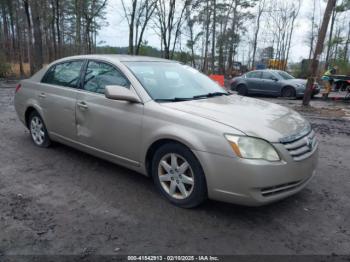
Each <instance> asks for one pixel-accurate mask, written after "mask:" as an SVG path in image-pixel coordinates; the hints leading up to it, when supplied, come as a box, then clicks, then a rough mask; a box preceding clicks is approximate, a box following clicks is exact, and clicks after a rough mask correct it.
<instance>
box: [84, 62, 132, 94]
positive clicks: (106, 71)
mask: <svg viewBox="0 0 350 262" xmlns="http://www.w3.org/2000/svg"><path fill="white" fill-rule="evenodd" d="M107 85H118V86H123V87H125V88H129V87H130V83H129V81H128V80H127V79H126V78H125V76H124V75H123V74H122V73H121V72H119V70H117V69H116V68H115V67H113V66H112V65H109V64H107V63H104V62H97V61H89V63H88V65H87V68H86V73H85V78H84V90H86V91H90V92H94V93H99V94H104V92H105V88H106V86H107Z"/></svg>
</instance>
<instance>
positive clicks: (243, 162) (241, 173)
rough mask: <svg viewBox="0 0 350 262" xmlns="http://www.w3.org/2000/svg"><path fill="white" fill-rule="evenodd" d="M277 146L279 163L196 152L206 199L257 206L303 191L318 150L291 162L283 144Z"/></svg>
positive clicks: (313, 172)
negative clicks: (280, 158) (200, 166)
mask: <svg viewBox="0 0 350 262" xmlns="http://www.w3.org/2000/svg"><path fill="white" fill-rule="evenodd" d="M278 147H279V148H278ZM278 147H276V148H277V150H278V151H279V152H280V153H282V154H281V155H282V158H283V159H284V160H282V161H279V162H267V161H264V160H247V159H239V158H233V157H226V156H221V155H215V154H210V153H207V152H198V151H197V152H195V153H196V155H197V157H198V158H199V160H200V162H201V163H202V165H203V169H204V172H205V175H206V179H207V186H208V195H209V198H210V199H214V200H219V201H224V202H230V203H236V204H241V205H248V206H260V205H265V204H269V203H272V202H275V201H278V200H280V199H283V198H286V197H288V196H291V195H293V194H296V193H297V192H299V191H300V190H302V189H303V188H304V187H305V186H306V185H307V183H308V182H309V181H310V180H311V179H312V177H313V176H314V175H315V173H316V166H317V162H318V149H316V150H315V151H314V152H313V154H312V155H311V156H310V157H308V158H307V159H305V160H303V161H294V160H293V159H292V158H291V157H290V155H289V153H288V152H286V150H285V149H284V147H283V145H280V146H278Z"/></svg>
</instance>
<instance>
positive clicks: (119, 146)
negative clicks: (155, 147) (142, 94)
mask: <svg viewBox="0 0 350 262" xmlns="http://www.w3.org/2000/svg"><path fill="white" fill-rule="evenodd" d="M106 85H118V86H120V88H129V89H132V86H131V85H130V82H129V80H128V79H127V78H126V77H125V76H124V75H123V74H122V73H121V71H120V70H119V69H118V68H116V66H114V65H112V64H109V63H107V62H104V61H98V60H90V61H88V63H87V65H86V71H85V76H84V77H83V82H82V90H80V92H79V94H78V96H77V104H76V124H77V126H76V128H77V136H78V140H79V142H81V143H83V144H85V145H87V146H90V147H92V148H94V149H98V150H100V151H102V153H104V154H107V155H111V156H112V157H114V158H115V157H116V158H117V160H121V161H123V162H124V161H126V162H127V163H129V164H134V165H137V164H138V163H139V161H140V153H139V152H140V145H141V128H142V118H143V104H137V103H130V102H127V101H117V100H111V99H107V98H106V97H105V95H104V91H105V87H106Z"/></svg>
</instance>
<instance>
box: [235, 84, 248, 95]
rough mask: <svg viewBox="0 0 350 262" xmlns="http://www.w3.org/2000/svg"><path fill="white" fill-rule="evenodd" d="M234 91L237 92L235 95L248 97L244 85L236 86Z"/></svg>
mask: <svg viewBox="0 0 350 262" xmlns="http://www.w3.org/2000/svg"><path fill="white" fill-rule="evenodd" d="M236 90H237V93H238V94H239V95H241V96H246V95H248V88H247V87H246V86H245V85H239V86H237V88H236Z"/></svg>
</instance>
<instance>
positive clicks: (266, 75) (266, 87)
mask: <svg viewBox="0 0 350 262" xmlns="http://www.w3.org/2000/svg"><path fill="white" fill-rule="evenodd" d="M279 85H280V83H279V82H278V78H277V77H276V76H275V75H274V74H272V73H271V72H268V71H264V72H263V74H262V85H261V92H262V93H264V94H269V95H275V94H280V88H279Z"/></svg>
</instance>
